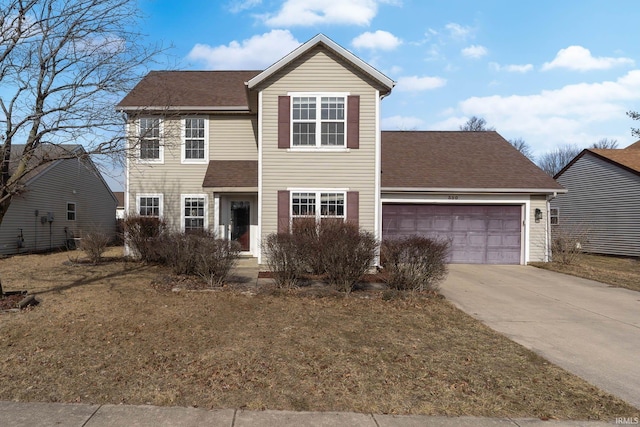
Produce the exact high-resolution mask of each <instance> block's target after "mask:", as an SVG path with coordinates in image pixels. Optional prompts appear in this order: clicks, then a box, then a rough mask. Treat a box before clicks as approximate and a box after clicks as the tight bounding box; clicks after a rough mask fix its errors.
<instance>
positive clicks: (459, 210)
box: [382, 204, 522, 264]
mask: <svg viewBox="0 0 640 427" xmlns="http://www.w3.org/2000/svg"><path fill="white" fill-rule="evenodd" d="M520 212H521V207H520V206H495V205H486V206H485V205H482V206H479V205H415V204H406V205H403V204H385V205H383V206H382V235H383V237H384V238H387V237H397V236H408V235H411V234H420V235H423V236H428V237H437V238H444V239H449V240H450V241H451V259H450V262H452V263H468V264H520V253H521V228H522V227H521V224H522V220H521V214H520Z"/></svg>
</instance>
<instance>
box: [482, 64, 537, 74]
mask: <svg viewBox="0 0 640 427" xmlns="http://www.w3.org/2000/svg"><path fill="white" fill-rule="evenodd" d="M489 66H490V67H491V68H493V69H494V70H496V71H507V72H509V73H526V72H529V71H531V70H533V65H532V64H522V65H517V64H511V65H500V64H498V63H497V62H491V63H489Z"/></svg>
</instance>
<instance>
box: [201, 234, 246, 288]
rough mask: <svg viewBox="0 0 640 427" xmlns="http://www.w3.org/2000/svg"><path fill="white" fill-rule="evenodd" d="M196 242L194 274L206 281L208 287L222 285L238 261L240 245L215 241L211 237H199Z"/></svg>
mask: <svg viewBox="0 0 640 427" xmlns="http://www.w3.org/2000/svg"><path fill="white" fill-rule="evenodd" d="M196 240H197V241H198V248H197V252H196V253H195V254H194V255H195V257H196V274H197V275H198V276H200V277H202V278H203V279H204V280H206V281H207V283H209V286H220V285H222V284H224V282H225V281H226V280H227V279H228V277H229V274H230V273H231V270H232V269H233V267H234V266H235V265H236V262H237V261H238V256H239V254H240V250H241V247H240V244H239V243H238V242H235V241H228V240H223V239H217V238H215V236H212V235H209V236H206V235H199V236H196Z"/></svg>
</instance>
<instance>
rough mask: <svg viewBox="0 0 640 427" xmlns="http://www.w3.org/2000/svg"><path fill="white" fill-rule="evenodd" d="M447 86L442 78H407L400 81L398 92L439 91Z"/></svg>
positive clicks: (397, 87)
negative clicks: (438, 89)
mask: <svg viewBox="0 0 640 427" xmlns="http://www.w3.org/2000/svg"><path fill="white" fill-rule="evenodd" d="M446 84H447V80H445V79H443V78H442V77H429V76H424V77H418V76H406V77H400V78H399V79H398V84H397V85H396V88H395V89H396V90H397V91H398V92H419V91H423V90H431V89H437V88H439V87H442V86H444V85H446Z"/></svg>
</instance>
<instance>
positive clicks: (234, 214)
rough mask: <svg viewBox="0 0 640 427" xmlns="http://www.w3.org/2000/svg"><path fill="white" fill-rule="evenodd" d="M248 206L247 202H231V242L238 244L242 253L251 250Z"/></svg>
mask: <svg viewBox="0 0 640 427" xmlns="http://www.w3.org/2000/svg"><path fill="white" fill-rule="evenodd" d="M249 205H250V202H248V201H232V202H231V240H235V241H236V242H238V243H240V247H241V250H242V251H244V252H248V251H250V250H251V239H250V238H249V237H250V234H249V232H250V230H251V215H250V211H249Z"/></svg>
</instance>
